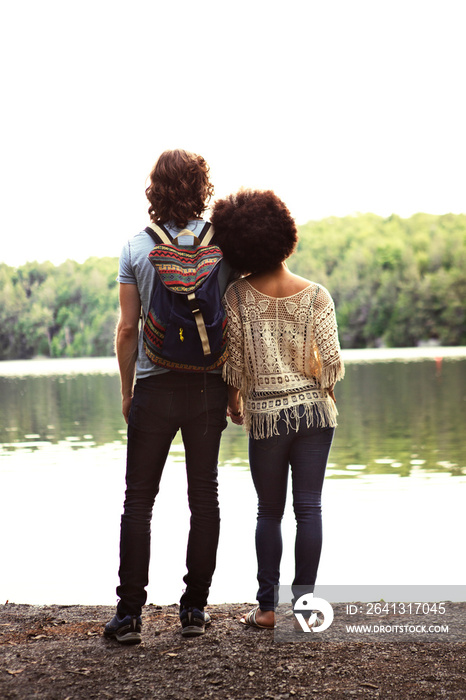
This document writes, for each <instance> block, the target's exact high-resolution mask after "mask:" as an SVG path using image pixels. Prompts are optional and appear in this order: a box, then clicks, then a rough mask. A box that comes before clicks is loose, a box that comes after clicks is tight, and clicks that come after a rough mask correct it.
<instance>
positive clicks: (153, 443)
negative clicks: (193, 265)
mask: <svg viewBox="0 0 466 700" xmlns="http://www.w3.org/2000/svg"><path fill="white" fill-rule="evenodd" d="M212 194H213V187H212V185H211V183H210V180H209V168H208V166H207V163H206V162H205V160H204V159H203V158H202V157H201V156H198V155H195V154H192V153H188V152H186V151H182V150H174V151H166V152H164V153H163V154H162V155H161V156H160V157H159V159H158V160H157V162H156V164H155V166H154V168H153V170H152V173H151V175H150V184H149V186H148V188H147V189H146V196H147V198H148V200H149V202H150V207H149V214H150V218H151V221H152V222H153V224H159V225H160V224H162V225H163V226H164V228H165V230H166V231H168V233H169V235H170V236H171V237H172V238H174V237H176V236H177V235H178V234H179V233H180V231H181V230H183V229H189V230H190V231H192V232H193V234H195V235H196V234H197V235H199V233H200V231H201V230H202V229H203V227H204V225H205V221H204V220H203V219H202V215H203V213H204V211H205V209H206V207H207V204H208V202H209V200H210V198H211V196H212ZM211 221H212V224H213V226H214V230H215V234H214V238H213V243H215V244H216V245H218V246H219V247H220V248H221V250H222V253H223V257H224V259H223V261H222V263H221V266H222V267H221V269H220V273H219V278H218V279H219V286H220V288H221V294H222V295H223V293H224V292H225V290H226V293H225V296H224V305H225V309H226V313H227V319H228V325H227V338H228V359H227V360H226V363H225V364H224V366H223V369H222V368H220V369H214V370H211V371H208V372H205V373H200V374H199V373H189V372H176V371H170V370H166V369H163V368H161V367H158V366H156V365H154V364H153V363H152V362H151V360H150V359H149V358H148V356H147V355H146V353H145V350H144V343H143V337H142V336H143V334H142V330H140V323H139V321H140V317H141V309H142V313H143V315H144V317H145V316H146V315H147V311H148V307H149V304H150V295H151V291H152V284H153V278H154V270H153V267H152V265H151V263H150V262H149V260H148V255H149V253H150V252H151V250H152V249H153V247H154V241H153V240H152V238H151V236H150V235H149V234H148V233H147V231H142V232H141V233H138V234H137V235H136V236H134V237H133V238H132V239H131V240H130V241H128V243H127V244H126V245H125V246H124V248H123V251H122V254H121V257H120V268H119V275H118V281H119V283H120V319H119V323H118V326H117V335H116V351H117V357H118V363H119V367H120V377H121V391H122V410H123V415H124V417H125V420H126V422H127V423H128V447H127V468H126V494H125V502H124V512H123V515H122V518H121V533H120V568H119V578H120V585H119V586H118V587H117V594H118V596H119V602H118V606H117V611H116V615H115V616H114V618H113V619H112V620H111V621H110V622H109V623H107V625H106V627H105V632H104V634H105V636H107V637H112V638H115V639H116V640H117V641H119V642H121V643H129V644H131V643H138V642H140V641H141V610H142V607H143V605H144V604H145V602H146V597H147V594H146V591H145V588H146V586H147V584H148V570H149V559H150V526H151V516H152V507H153V504H154V500H155V497H156V495H157V493H158V490H159V484H160V479H161V476H162V471H163V468H164V465H165V462H166V459H167V456H168V452H169V450H170V446H171V443H172V441H173V438H174V437H175V435H176V433H177V431H178V430H181V435H182V439H183V444H184V449H185V458H186V471H187V479H188V501H189V508H190V511H191V520H190V531H189V538H188V546H187V556H186V566H187V573H186V575H185V576H184V579H183V580H184V583H185V585H186V588H185V590H184V592H183V595H182V596H181V600H180V621H181V634H182V635H183V636H185V637H190V636H197V635H199V634H202V633H203V632H204V631H205V627H206V625H208V624H209V623H210V617H209V614H208V612H206V611H205V610H204V607H205V605H206V604H207V597H208V594H209V588H210V585H211V581H212V576H213V573H214V570H215V563H216V553H217V545H218V537H219V524H220V517H219V506H218V492H217V463H218V453H219V446H220V438H221V434H222V431H223V430H224V429H225V427H226V425H227V420H226V417H227V416H229V417H230V418H231V420H232V421H233V422H234V423H236V424H244V426H245V428H246V430H247V432H248V433H249V461H250V469H251V475H252V478H253V482H254V486H255V488H256V491H257V495H258V503H259V506H258V516H257V528H256V551H257V560H258V581H259V590H258V594H257V600H258V603H259V605H258V606H257V607H255V608H254V609H253V610H251V611H250V612H249V613H248V614H247V615H246V616H245V617H244V618H243V620H242V621H243V622H244V623H245V624H249V625H252V626H259V627H267V628H272V627H273V626H274V623H275V613H274V610H275V607H276V602H277V601H276V599H275V596H276V594H275V591H276V588H275V587H276V586H277V585H278V583H279V575H280V559H281V554H282V538H281V519H282V516H283V512H284V507H285V499H286V489H287V480H288V470H289V467H291V473H292V483H293V507H294V511H295V516H296V522H297V530H296V543H295V560H296V570H295V578H294V581H293V585H295V586H300V587H302V586H307V587H309V586H311V587H312V586H313V584H314V583H315V579H316V574H317V568H318V564H319V558H320V551H321V544H322V518H321V491H322V485H323V479H324V473H325V468H326V464H327V459H328V454H329V451H330V447H331V443H332V438H333V433H334V428H335V426H336V415H337V411H336V406H335V398H334V394H333V388H334V385H335V382H336V381H337V380H338V379H341V378H342V377H343V374H344V368H343V363H342V360H341V355H340V348H339V342H338V335H337V326H336V320H335V311H334V305H333V302H332V299H331V297H330V295H329V293H328V292H327V290H326V289H325V288H324V287H322V286H320V285H318V284H315V283H313V282H310V281H309V280H306V279H303V278H302V277H297V276H296V275H293V274H292V273H291V272H290V271H289V270H288V268H287V266H286V263H285V261H286V259H287V258H288V257H289V256H290V255H291V253H292V252H293V250H294V249H295V246H296V244H297V230H296V225H295V222H294V220H293V219H292V217H291V215H290V213H289V211H288V209H287V208H286V206H285V205H284V203H283V202H281V201H280V200H279V199H278V197H276V195H275V194H274V193H273V192H271V191H267V192H259V191H248V190H242V191H240V192H239V193H238V194H237V195H236V196H229V197H227V198H225V199H223V200H219V201H217V202H216V204H215V205H214V208H213V214H212V217H211ZM245 275H247V276H245ZM232 280H234V281H233V283H232V284H230V285H229V286H228V283H229V282H231V281H232ZM227 287H228V288H227ZM134 378H136V382H135V383H134Z"/></svg>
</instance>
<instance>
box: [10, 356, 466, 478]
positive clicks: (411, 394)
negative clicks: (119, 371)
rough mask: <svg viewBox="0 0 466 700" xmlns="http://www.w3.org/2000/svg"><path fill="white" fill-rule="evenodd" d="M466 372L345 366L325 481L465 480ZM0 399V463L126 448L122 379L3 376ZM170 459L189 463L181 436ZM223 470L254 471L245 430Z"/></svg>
mask: <svg viewBox="0 0 466 700" xmlns="http://www.w3.org/2000/svg"><path fill="white" fill-rule="evenodd" d="M82 366H84V367H85V364H84V365H82ZM465 370H466V360H465V359H461V360H453V359H448V360H444V361H443V362H442V363H439V362H438V361H435V358H432V359H429V360H424V361H418V362H407V363H403V362H384V363H372V364H371V363H348V364H347V373H346V377H345V380H344V381H343V382H342V383H341V384H340V385H339V386H338V387H337V399H338V408H339V412H340V416H339V427H338V429H337V431H336V436H335V441H334V445H333V448H332V452H331V456H330V460H331V461H330V464H329V468H328V478H330V479H342V478H350V479H363V478H365V477H367V476H372V475H379V474H392V475H394V476H398V477H400V476H402V477H406V476H415V475H420V474H423V475H429V474H436V473H440V474H445V475H453V476H457V475H461V474H463V473H464V471H465V466H466V465H465V462H464V454H465V442H466V440H465V437H464V431H463V424H462V410H461V409H462V407H463V406H464V402H465V399H466V391H465V382H464V378H465ZM0 392H1V402H0V454H3V455H7V454H8V453H9V452H11V451H21V452H22V453H23V454H26V453H28V452H31V451H36V450H41V451H43V450H47V449H51V447H52V446H53V447H54V451H56V450H57V448H59V449H60V451H62V452H69V451H77V450H90V449H92V448H95V447H97V446H102V445H114V446H118V445H121V446H122V447H123V446H124V444H125V441H126V427H125V423H124V421H123V418H122V416H121V413H120V390H119V380H118V376H117V375H116V374H113V375H112V374H110V375H104V374H73V375H67V376H28V377H21V376H17V377H1V378H0ZM172 457H173V459H175V460H177V461H180V460H181V461H182V459H183V454H182V445H181V437H180V435H178V436H177V438H176V439H175V442H174V444H173V447H172ZM220 463H221V465H222V466H226V465H230V466H235V467H237V468H243V469H245V468H247V465H248V458H247V439H246V436H245V434H244V432H243V431H242V429H241V428H239V427H237V426H234V425H232V424H229V426H228V429H227V430H226V431H225V433H224V437H223V440H222V444H221V452H220Z"/></svg>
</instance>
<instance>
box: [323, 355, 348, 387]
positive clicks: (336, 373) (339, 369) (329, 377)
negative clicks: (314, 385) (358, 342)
mask: <svg viewBox="0 0 466 700" xmlns="http://www.w3.org/2000/svg"><path fill="white" fill-rule="evenodd" d="M344 376H345V366H344V364H343V361H342V360H341V359H338V360H337V361H336V362H334V363H333V364H331V365H327V366H326V367H322V372H321V376H320V385H321V387H322V388H324V389H328V388H329V387H331V386H334V385H335V384H336V382H337V381H338V380H339V379H343V377H344Z"/></svg>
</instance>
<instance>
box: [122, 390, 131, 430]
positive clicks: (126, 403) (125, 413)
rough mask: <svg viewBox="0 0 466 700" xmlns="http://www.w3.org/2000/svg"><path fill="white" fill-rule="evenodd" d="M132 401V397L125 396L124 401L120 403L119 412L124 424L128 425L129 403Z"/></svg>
mask: <svg viewBox="0 0 466 700" xmlns="http://www.w3.org/2000/svg"><path fill="white" fill-rule="evenodd" d="M132 400H133V397H132V396H127V397H126V398H125V399H123V401H122V408H121V412H122V413H123V416H124V419H125V421H126V423H128V418H129V411H130V408H131V401H132Z"/></svg>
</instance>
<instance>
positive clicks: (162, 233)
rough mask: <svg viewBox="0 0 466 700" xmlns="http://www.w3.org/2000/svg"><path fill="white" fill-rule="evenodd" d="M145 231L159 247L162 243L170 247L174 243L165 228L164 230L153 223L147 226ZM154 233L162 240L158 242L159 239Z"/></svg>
mask: <svg viewBox="0 0 466 700" xmlns="http://www.w3.org/2000/svg"><path fill="white" fill-rule="evenodd" d="M144 231H145V232H146V233H148V234H149V236H150V237H151V238H152V240H153V241H154V243H155V244H156V245H158V244H159V243H160V241H162V243H166V244H168V245H172V243H173V241H172V239H171V238H170V236H169V235H168V233H167V231H166V230H165V228H162V227H161V226H158V225H157V224H154V223H153V222H151V223H150V224H149V226H146V228H145V229H144ZM154 233H155V234H156V236H158V238H159V239H160V240H157V238H156V237H155V236H154Z"/></svg>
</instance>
